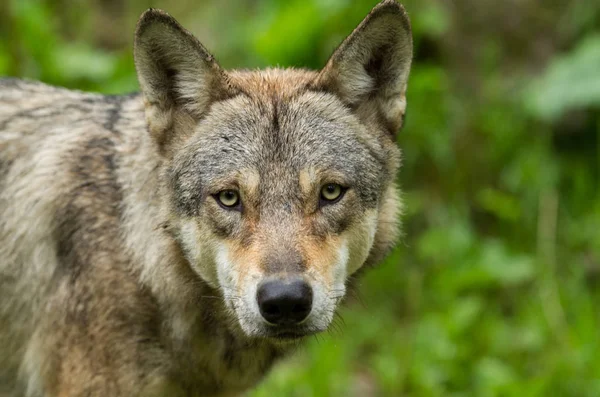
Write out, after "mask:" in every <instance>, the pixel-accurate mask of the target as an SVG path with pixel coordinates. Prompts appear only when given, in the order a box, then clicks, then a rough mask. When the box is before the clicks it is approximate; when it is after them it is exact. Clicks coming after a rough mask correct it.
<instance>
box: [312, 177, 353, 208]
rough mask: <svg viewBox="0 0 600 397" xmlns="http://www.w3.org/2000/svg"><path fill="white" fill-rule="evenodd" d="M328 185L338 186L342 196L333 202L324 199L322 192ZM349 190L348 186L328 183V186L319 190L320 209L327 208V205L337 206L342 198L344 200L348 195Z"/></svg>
mask: <svg viewBox="0 0 600 397" xmlns="http://www.w3.org/2000/svg"><path fill="white" fill-rule="evenodd" d="M327 185H337V186H339V187H340V195H339V196H337V197H336V198H335V199H333V200H328V199H326V198H325V197H323V193H322V190H323V188H324V187H325V186H327ZM348 189H349V188H348V187H347V186H343V185H340V184H339V183H326V184H324V185H323V186H321V189H320V190H319V207H325V206H327V205H332V204H336V203H337V202H339V201H340V200H341V199H342V198H344V196H345V195H346V192H347V191H348Z"/></svg>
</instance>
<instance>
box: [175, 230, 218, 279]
mask: <svg viewBox="0 0 600 397" xmlns="http://www.w3.org/2000/svg"><path fill="white" fill-rule="evenodd" d="M200 235H201V234H200V232H199V230H198V224H197V223H196V222H195V221H194V220H183V221H181V223H180V238H181V240H182V244H183V246H184V251H185V253H186V256H187V259H188V261H190V263H191V265H192V267H193V268H194V270H195V271H196V272H197V273H198V274H199V275H200V277H202V279H203V280H204V281H206V282H207V283H208V284H210V286H211V287H213V288H216V287H218V281H217V273H216V270H215V261H214V260H213V258H212V255H211V251H212V249H213V247H211V246H210V245H209V244H208V243H203V241H202V240H201V238H200Z"/></svg>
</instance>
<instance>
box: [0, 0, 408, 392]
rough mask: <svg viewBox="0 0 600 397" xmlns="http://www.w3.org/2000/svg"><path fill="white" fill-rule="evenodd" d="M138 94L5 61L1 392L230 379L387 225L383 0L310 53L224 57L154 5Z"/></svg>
mask: <svg viewBox="0 0 600 397" xmlns="http://www.w3.org/2000/svg"><path fill="white" fill-rule="evenodd" d="M134 58H135V66H136V70H137V75H138V79H139V83H140V87H141V93H140V94H131V95H125V96H103V95H99V94H92V93H83V92H78V91H70V90H66V89H61V88H55V87H50V86H47V85H44V84H41V83H35V82H27V81H22V80H18V79H10V78H7V79H3V80H0V357H1V359H0V362H1V364H0V396H27V397H41V396H56V397H59V396H61V397H63V396H102V397H106V396H214V397H215V396H221V397H224V396H234V395H239V394H241V393H243V392H244V391H246V390H248V389H249V388H251V387H253V386H254V385H256V384H257V382H259V381H260V379H261V378H262V377H264V376H265V374H267V373H268V371H269V369H270V368H271V367H272V365H273V364H274V363H275V362H276V361H277V360H278V359H280V358H281V357H283V356H285V355H286V354H288V353H290V352H291V351H293V350H294V349H295V348H296V347H297V345H298V344H299V343H300V342H301V341H302V340H303V339H306V337H307V336H309V335H312V334H315V333H318V332H322V331H325V330H326V329H327V328H328V326H329V325H330V323H331V322H332V319H333V317H334V315H335V313H336V309H337V307H338V306H339V304H340V302H341V301H342V300H343V298H344V296H345V295H346V290H347V288H348V287H349V286H350V284H351V282H352V280H354V279H355V278H356V276H357V275H358V274H359V273H361V269H365V268H368V267H369V266H372V265H375V264H377V263H378V262H379V261H381V260H382V258H383V257H384V256H385V255H386V254H387V253H388V252H389V250H390V249H391V248H392V247H393V245H394V243H395V241H396V238H397V237H398V234H399V231H398V230H399V220H398V219H399V214H400V209H401V204H400V199H399V192H398V189H397V186H396V182H395V180H396V174H397V171H398V169H399V166H400V150H399V148H398V147H397V145H396V144H395V137H396V134H397V132H398V130H400V128H401V127H402V124H403V119H404V115H405V110H406V87H407V81H408V75H409V70H410V65H411V60H412V36H411V28H410V23H409V19H408V16H407V14H406V12H405V10H404V8H403V7H402V6H401V5H400V4H398V3H397V2H395V1H393V0H384V1H382V2H381V3H379V4H378V5H376V6H375V8H374V9H373V10H372V11H371V12H370V14H368V16H367V17H366V18H365V19H364V20H363V21H362V22H361V23H360V24H359V25H358V27H357V28H356V29H355V30H354V31H353V32H352V33H351V34H350V35H349V36H348V37H347V38H346V39H345V40H344V41H343V42H342V43H341V44H340V46H339V47H338V48H337V50H335V52H334V53H333V55H332V56H331V58H330V59H329V61H328V62H327V64H326V65H325V66H324V67H323V68H322V69H321V70H319V71H310V70H301V69H266V70H259V71H248V70H224V69H222V68H221V67H220V66H219V65H218V63H217V62H216V60H215V59H214V58H213V57H212V56H211V55H210V54H209V53H208V51H207V50H206V49H205V47H203V46H202V44H200V42H199V41H198V40H197V39H196V38H195V37H194V36H192V35H191V34H190V33H189V32H188V31H186V30H185V29H184V28H183V27H182V26H180V24H179V23H178V22H176V21H175V19H173V18H172V17H171V16H169V15H168V14H167V13H165V12H163V11H160V10H157V9H150V10H148V11H146V12H145V13H144V14H143V15H142V16H141V18H140V20H139V22H138V25H137V29H136V32H135V40H134Z"/></svg>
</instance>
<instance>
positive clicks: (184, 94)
mask: <svg viewBox="0 0 600 397" xmlns="http://www.w3.org/2000/svg"><path fill="white" fill-rule="evenodd" d="M134 58H135V66H136V69H137V75H138V80H139V82H140V86H141V88H142V92H143V93H144V99H145V104H146V119H147V122H148V128H149V130H150V133H151V135H152V137H153V138H154V140H155V141H156V142H157V143H158V145H159V147H160V149H161V151H163V152H169V147H170V146H171V145H172V144H173V142H174V141H178V140H183V139H185V135H186V134H185V133H186V132H188V133H189V132H191V131H193V123H194V121H197V120H198V119H199V118H200V117H202V116H203V115H204V114H205V113H206V112H207V111H208V109H209V107H210V105H211V103H213V102H214V101H216V100H220V99H225V98H227V97H229V96H231V95H232V93H231V92H230V91H231V88H230V87H229V86H228V84H227V78H226V76H225V72H224V71H223V70H222V69H221V68H220V67H219V65H218V64H217V62H216V61H215V59H214V58H213V57H212V55H210V54H209V53H208V51H207V50H206V49H205V48H204V46H203V45H202V44H201V43H200V42H199V41H198V40H197V39H196V38H195V37H194V36H193V35H192V34H191V33H189V32H188V31H187V30H185V29H184V28H183V27H182V26H181V25H180V24H179V23H178V22H177V21H176V20H175V19H174V18H173V17H171V16H170V15H169V14H167V13H166V12H164V11H161V10H157V9H150V10H148V11H146V12H145V13H144V14H143V15H142V16H141V17H140V20H139V22H138V26H137V30H136V32H135V43H134ZM182 135H183V136H182Z"/></svg>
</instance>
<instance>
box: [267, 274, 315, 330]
mask: <svg viewBox="0 0 600 397" xmlns="http://www.w3.org/2000/svg"><path fill="white" fill-rule="evenodd" d="M256 300H257V302H258V307H259V309H260V314H261V315H262V316H263V318H264V319H265V320H266V321H267V322H268V323H270V324H273V325H296V324H299V323H301V322H302V321H304V320H305V319H306V318H307V317H308V315H309V314H310V311H311V309H312V302H313V291H312V288H311V287H310V285H308V283H307V282H306V281H304V280H301V279H295V280H292V281H287V280H286V281H284V280H271V281H267V282H264V283H262V284H261V285H260V286H259V288H258V292H257V294H256Z"/></svg>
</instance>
